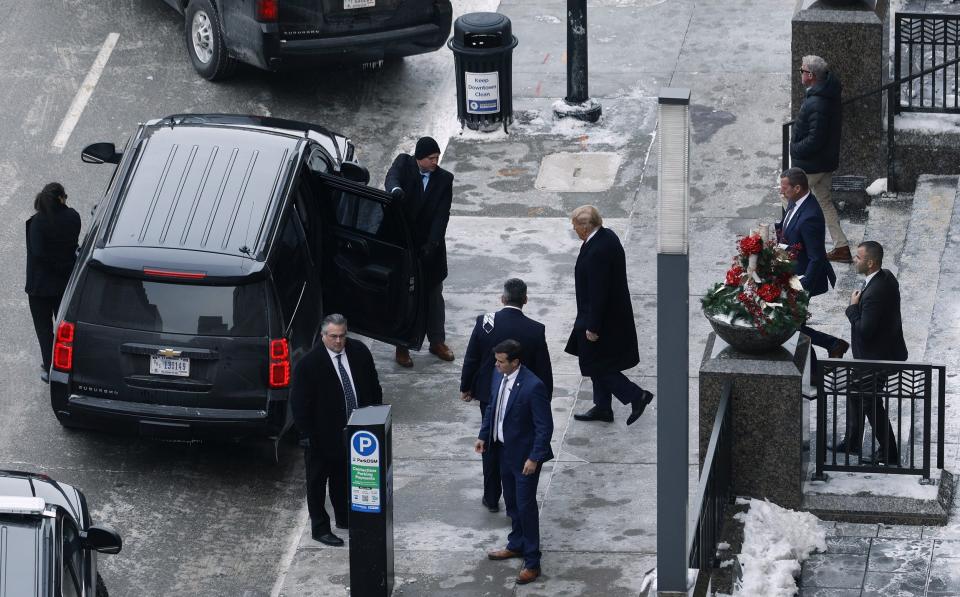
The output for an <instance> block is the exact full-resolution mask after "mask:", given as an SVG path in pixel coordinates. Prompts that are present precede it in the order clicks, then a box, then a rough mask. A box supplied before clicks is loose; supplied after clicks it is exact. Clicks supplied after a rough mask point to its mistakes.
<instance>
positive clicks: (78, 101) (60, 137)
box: [52, 33, 120, 153]
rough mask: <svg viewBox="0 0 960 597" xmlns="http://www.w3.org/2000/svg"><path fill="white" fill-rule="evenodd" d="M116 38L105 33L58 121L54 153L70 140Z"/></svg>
mask: <svg viewBox="0 0 960 597" xmlns="http://www.w3.org/2000/svg"><path fill="white" fill-rule="evenodd" d="M118 39H120V34H119V33H111V34H109V35H107V39H105V40H104V42H103V45H102V46H101V47H100V53H99V54H97V58H96V60H94V61H93V66H91V67H90V72H88V73H87V78H85V79H84V80H83V83H82V84H81V85H80V89H78V90H77V94H76V95H75V96H73V103H71V104H70V109H69V110H67V115H66V116H64V117H63V122H61V123H60V128H59V129H58V130H57V136H56V137H54V138H53V144H52V151H53V152H54V153H61V152H62V151H63V148H64V147H66V146H67V141H69V140H70V135H71V134H72V133H73V128H74V127H75V126H77V121H79V120H80V115H81V114H83V109H84V108H86V107H87V102H88V101H90V96H91V95H93V88H94V87H96V86H97V82H98V81H99V80H100V75H101V74H103V69H104V67H106V66H107V60H109V59H110V54H112V53H113V48H114V47H116V45H117V40H118Z"/></svg>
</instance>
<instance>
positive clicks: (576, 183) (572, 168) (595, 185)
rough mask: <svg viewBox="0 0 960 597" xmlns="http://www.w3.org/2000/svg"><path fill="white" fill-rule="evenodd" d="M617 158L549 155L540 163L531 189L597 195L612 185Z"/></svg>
mask: <svg viewBox="0 0 960 597" xmlns="http://www.w3.org/2000/svg"><path fill="white" fill-rule="evenodd" d="M619 168H620V156H619V155H617V154H616V153H613V152H606V151H595V152H590V153H552V154H550V155H548V156H545V157H544V158H543V161H542V162H540V172H539V173H537V181H536V182H535V183H534V186H535V187H536V188H537V189H539V190H541V191H558V192H563V193H598V192H600V191H606V190H607V189H609V188H610V187H612V186H613V181H614V180H616V178H617V170H618V169H619Z"/></svg>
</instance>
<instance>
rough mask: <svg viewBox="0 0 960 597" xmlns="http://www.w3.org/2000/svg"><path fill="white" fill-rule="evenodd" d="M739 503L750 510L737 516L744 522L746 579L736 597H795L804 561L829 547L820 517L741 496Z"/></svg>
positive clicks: (744, 566)
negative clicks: (797, 578)
mask: <svg viewBox="0 0 960 597" xmlns="http://www.w3.org/2000/svg"><path fill="white" fill-rule="evenodd" d="M737 504H741V505H748V506H749V507H750V509H749V510H747V511H746V512H740V513H738V514H735V515H734V517H735V518H736V519H738V520H740V521H741V522H742V523H743V548H742V550H741V553H740V556H739V559H740V567H741V568H742V569H743V578H742V579H741V580H740V581H739V582H738V583H737V585H736V587H734V591H733V595H734V597H793V595H796V594H797V581H796V577H797V576H799V575H800V563H801V562H803V561H804V560H806V559H807V558H808V557H810V554H811V553H813V552H815V551H826V550H827V542H826V531H825V530H824V529H823V528H821V527H820V525H819V524H818V522H819V519H818V518H817V517H816V516H814V515H813V514H810V513H808V512H796V511H794V510H787V509H786V508H781V507H780V506H778V505H776V504H772V503H770V502H769V501H766V500H764V501H760V500H748V499H743V498H738V499H737Z"/></svg>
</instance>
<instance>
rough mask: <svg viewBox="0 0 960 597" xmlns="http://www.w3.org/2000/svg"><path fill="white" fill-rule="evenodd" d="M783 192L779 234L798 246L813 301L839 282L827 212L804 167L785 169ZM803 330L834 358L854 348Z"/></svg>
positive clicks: (812, 359) (799, 262) (812, 355)
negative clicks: (784, 206)
mask: <svg viewBox="0 0 960 597" xmlns="http://www.w3.org/2000/svg"><path fill="white" fill-rule="evenodd" d="M780 193H781V194H782V195H783V196H784V198H785V199H786V200H787V211H786V212H785V213H784V215H783V220H781V221H780V222H779V223H778V224H776V228H777V235H778V237H779V239H780V242H781V243H783V244H786V245H790V246H796V247H797V265H796V267H795V269H794V273H795V274H796V275H798V276H800V284H801V285H803V289H804V290H806V291H807V292H808V293H809V294H810V297H811V298H812V297H815V296H818V295H821V294H823V293H825V292H826V291H827V290H828V289H829V286H833V285H834V283H835V282H836V281H837V275H836V274H835V273H834V272H833V266H832V265H830V262H829V261H828V260H827V251H826V248H825V247H824V240H825V239H824V236H825V234H826V226H825V224H824V220H823V211H822V210H821V209H820V205H819V204H818V203H817V198H816V197H814V195H813V193H811V192H810V185H809V184H808V182H807V175H806V173H805V172H804V171H803V170H801V169H800V168H790V169H788V170H784V172H783V173H782V174H781V175H780ZM800 331H801V332H803V333H804V334H806V335H807V336H810V342H812V343H813V345H814V346H819V347H821V348H824V349H826V350H827V354H829V355H830V358H831V359H839V358H841V357H842V356H843V353H845V352H847V349H848V348H850V344H848V343H847V342H846V341H844V340H842V339H840V338H836V337H834V336H831V335H830V334H827V333H825V332H820V331H817V330H815V329H813V328H811V327H809V326H807V325H802V326H800ZM816 366H817V354H816V352H815V351H814V350H813V349H811V350H810V367H811V371H815V370H816Z"/></svg>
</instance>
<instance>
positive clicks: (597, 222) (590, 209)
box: [570, 205, 603, 228]
mask: <svg viewBox="0 0 960 597" xmlns="http://www.w3.org/2000/svg"><path fill="white" fill-rule="evenodd" d="M584 215H586V216H587V217H588V218H589V222H590V225H591V226H593V227H594V228H596V227H598V226H602V225H603V218H601V217H600V210H599V209H597V208H596V207H594V206H592V205H581V206H580V207H578V208H576V209H575V210H573V213H571V214H570V219H571V220H573V222H574V223H576V221H577V220H579V219H580V217H581V216H584Z"/></svg>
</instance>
